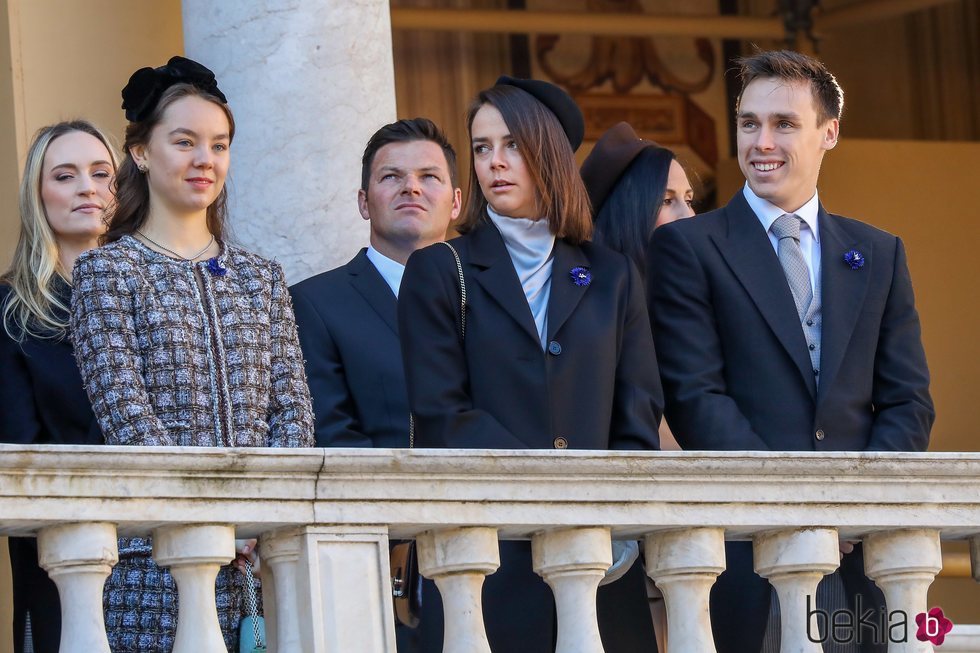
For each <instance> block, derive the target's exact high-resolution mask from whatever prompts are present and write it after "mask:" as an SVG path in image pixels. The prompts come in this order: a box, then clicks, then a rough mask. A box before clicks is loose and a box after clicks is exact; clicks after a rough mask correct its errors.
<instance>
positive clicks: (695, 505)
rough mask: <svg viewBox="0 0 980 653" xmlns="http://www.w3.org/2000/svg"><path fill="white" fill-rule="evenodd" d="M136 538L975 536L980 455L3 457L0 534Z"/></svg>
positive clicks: (129, 453)
mask: <svg viewBox="0 0 980 653" xmlns="http://www.w3.org/2000/svg"><path fill="white" fill-rule="evenodd" d="M89 520H91V521H98V520H102V521H112V522H116V523H118V524H119V525H120V532H121V533H123V534H128V533H142V532H147V531H148V530H149V529H152V528H153V527H156V526H159V525H161V524H166V523H212V522H228V523H235V524H237V525H238V531H239V535H241V536H246V535H253V534H256V533H259V532H262V531H266V530H269V529H272V528H277V527H280V526H285V525H291V524H308V523H321V524H388V525H390V526H391V532H392V534H393V535H395V536H404V535H410V534H414V533H417V532H420V531H423V530H426V529H429V528H435V527H445V526H466V525H487V526H496V527H499V528H500V530H501V533H502V535H503V536H504V537H526V536H528V535H529V534H530V533H533V532H535V531H538V530H541V529H543V528H550V527H557V526H570V525H582V526H588V525H608V526H612V527H613V530H614V533H615V534H616V535H617V536H635V535H639V534H642V533H647V532H650V531H653V530H659V529H666V528H683V527H687V526H723V527H725V528H726V530H727V531H728V536H729V537H731V538H737V537H745V536H747V535H749V534H751V533H754V532H759V531H762V530H768V529H774V528H783V527H792V526H800V527H805V526H832V527H838V528H839V529H840V533H841V536H842V537H858V536H860V535H862V534H865V533H868V532H872V531H876V530H884V529H895V528H903V527H916V528H920V527H930V528H940V529H942V531H943V536H944V537H947V538H961V537H966V536H971V535H976V534H978V533H980V453H920V454H910V453H845V452H840V453H812V452H697V451H671V452H618V451H616V452H613V451H608V452H607V451H602V452H597V451H575V450H564V451H501V450H491V451H488V450H475V449H470V450H455V449H437V450H432V449H428V450H427V449H414V450H409V449H221V448H196V447H187V448H182V447H174V448H168V447H138V448H136V447H108V446H103V447H90V446H88V447H83V446H19V445H0V533H6V534H19V533H28V532H32V531H34V530H36V529H37V528H39V527H40V526H43V525H47V524H52V523H59V522H66V521H89Z"/></svg>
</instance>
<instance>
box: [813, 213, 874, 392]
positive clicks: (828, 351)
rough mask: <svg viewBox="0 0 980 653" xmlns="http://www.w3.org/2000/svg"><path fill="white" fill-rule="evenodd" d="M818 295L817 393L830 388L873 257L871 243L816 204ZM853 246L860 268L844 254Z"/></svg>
mask: <svg viewBox="0 0 980 653" xmlns="http://www.w3.org/2000/svg"><path fill="white" fill-rule="evenodd" d="M817 219H818V220H819V224H820V294H821V305H822V308H821V311H822V318H823V324H822V328H821V333H820V368H821V369H820V393H819V395H818V398H822V397H823V396H824V394H826V391H827V390H828V389H829V388H830V387H831V385H832V383H833V380H834V377H835V376H836V375H837V371H838V370H839V369H840V365H841V362H842V361H843V359H844V353H845V352H846V351H847V345H848V343H849V342H850V340H851V334H853V333H854V327H855V325H856V324H857V318H858V314H859V313H860V312H861V306H862V305H863V304H864V297H865V295H866V294H867V292H868V282H869V280H870V278H871V277H870V276H869V275H870V274H871V270H872V269H873V267H874V265H873V260H872V254H873V252H872V251H871V243H862V242H858V241H857V240H854V239H852V238H851V237H850V235H849V234H848V233H847V231H846V230H845V228H844V225H843V224H842V222H841V220H840V219H838V218H836V217H834V216H832V215H830V214H828V213H827V212H826V211H824V209H823V207H822V206H821V207H820V213H819V217H818V218H817ZM852 249H855V250H857V251H859V252H861V254H862V255H863V256H864V259H865V262H864V267H862V268H858V269H857V270H852V269H851V268H850V266H849V265H847V264H846V263H844V261H843V257H844V253H845V252H848V251H850V250H852Z"/></svg>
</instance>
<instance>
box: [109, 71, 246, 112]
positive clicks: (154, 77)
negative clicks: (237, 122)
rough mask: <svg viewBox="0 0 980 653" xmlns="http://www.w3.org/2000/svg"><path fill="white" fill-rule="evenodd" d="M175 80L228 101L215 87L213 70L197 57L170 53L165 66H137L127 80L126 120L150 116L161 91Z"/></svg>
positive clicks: (125, 92) (125, 91)
mask: <svg viewBox="0 0 980 653" xmlns="http://www.w3.org/2000/svg"><path fill="white" fill-rule="evenodd" d="M174 84H191V85H193V86H196V87H197V88H199V89H201V90H202V91H204V92H205V93H209V94H211V95H213V96H215V97H216V98H218V99H219V100H221V101H222V102H223V103H225V104H227V103H228V100H227V99H226V98H225V94H224V93H222V92H221V89H219V88H218V83H217V82H216V81H215V79H214V73H213V72H211V71H210V70H209V69H208V68H205V67H204V66H202V65H201V64H199V63H197V62H196V61H191V60H190V59H185V58H184V57H171V58H170V61H168V62H167V65H166V66H160V67H159V68H140V69H139V70H137V71H136V72H135V73H133V75H132V76H131V77H130V78H129V83H128V84H126V87H125V88H124V89H123V90H122V98H123V103H122V108H123V110H124V111H125V112H126V120H128V121H130V122H139V121H141V120H146V119H147V118H149V116H150V114H151V113H153V110H154V109H155V108H156V106H157V102H159V101H160V97H161V96H162V95H163V92H164V91H166V90H167V89H168V88H170V87H171V86H173V85H174Z"/></svg>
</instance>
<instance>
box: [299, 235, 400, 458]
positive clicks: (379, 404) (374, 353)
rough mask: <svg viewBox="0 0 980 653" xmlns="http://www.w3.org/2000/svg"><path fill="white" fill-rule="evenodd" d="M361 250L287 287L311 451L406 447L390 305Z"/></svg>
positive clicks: (385, 288) (383, 283) (395, 316)
mask: <svg viewBox="0 0 980 653" xmlns="http://www.w3.org/2000/svg"><path fill="white" fill-rule="evenodd" d="M366 252H367V250H366V249H362V250H361V251H360V252H359V253H358V254H357V256H355V257H354V258H353V259H352V260H351V261H350V262H349V263H347V264H346V265H343V266H341V267H339V268H336V269H334V270H330V271H329V272H324V273H322V274H318V275H316V276H314V277H311V278H309V279H307V280H305V281H301V282H300V283H298V284H296V285H294V286H293V287H292V288H290V290H289V291H290V293H291V294H292V297H293V311H294V312H295V313H296V327H297V329H298V330H299V342H300V345H301V346H302V348H303V357H304V358H305V359H306V379H307V382H308V383H309V385H310V394H311V396H312V398H313V414H314V417H315V423H316V444H317V446H318V447H407V446H408V426H409V411H408V396H407V395H406V392H405V368H404V366H403V365H402V354H401V348H400V346H399V342H398V308H397V300H396V299H395V295H394V293H392V292H391V288H390V287H389V286H388V283H387V282H386V281H385V280H384V278H383V277H382V276H381V273H380V272H378V270H377V268H375V267H374V264H373V263H371V261H370V260H369V259H368V257H367V254H366Z"/></svg>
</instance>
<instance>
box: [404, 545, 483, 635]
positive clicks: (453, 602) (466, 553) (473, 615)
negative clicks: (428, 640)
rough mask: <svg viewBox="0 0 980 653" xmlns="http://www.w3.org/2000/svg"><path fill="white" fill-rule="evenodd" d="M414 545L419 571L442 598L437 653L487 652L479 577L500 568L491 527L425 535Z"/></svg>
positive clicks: (480, 578)
mask: <svg viewBox="0 0 980 653" xmlns="http://www.w3.org/2000/svg"><path fill="white" fill-rule="evenodd" d="M416 542H417V546H418V548H417V551H418V556H419V571H420V572H421V573H422V575H423V576H425V577H426V578H431V579H432V580H434V581H435V583H436V587H438V588H439V594H440V595H442V608H443V620H444V623H445V635H444V637H443V648H442V650H443V653H490V643H489V641H488V640H487V631H486V627H485V626H484V623H483V579H484V577H486V576H487V574H492V573H493V572H495V571H497V568H498V567H500V547H499V546H498V545H497V531H496V529H494V528H481V527H470V528H453V529H449V530H445V531H428V532H425V533H422V534H421V535H419V536H418V538H417V540H416ZM422 618H423V619H424V618H425V617H424V616H423V617H422Z"/></svg>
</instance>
